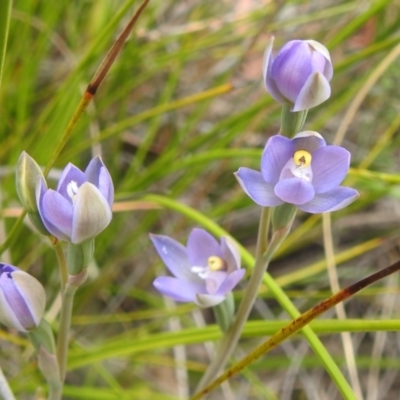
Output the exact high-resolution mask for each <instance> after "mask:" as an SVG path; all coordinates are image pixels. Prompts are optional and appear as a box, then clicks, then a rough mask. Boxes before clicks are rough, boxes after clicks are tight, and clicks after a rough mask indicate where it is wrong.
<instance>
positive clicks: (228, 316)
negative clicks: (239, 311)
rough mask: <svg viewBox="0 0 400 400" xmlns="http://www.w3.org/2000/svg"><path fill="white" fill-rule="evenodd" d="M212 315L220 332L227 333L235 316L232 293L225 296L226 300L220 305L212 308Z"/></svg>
mask: <svg viewBox="0 0 400 400" xmlns="http://www.w3.org/2000/svg"><path fill="white" fill-rule="evenodd" d="M213 313H214V317H215V320H216V321H217V324H218V326H219V327H220V329H221V331H222V332H228V330H229V328H230V327H231V325H232V321H233V317H234V315H235V302H234V300H233V294H232V292H229V293H228V294H227V295H226V298H225V300H224V301H223V302H222V303H219V304H217V305H216V306H214V307H213Z"/></svg>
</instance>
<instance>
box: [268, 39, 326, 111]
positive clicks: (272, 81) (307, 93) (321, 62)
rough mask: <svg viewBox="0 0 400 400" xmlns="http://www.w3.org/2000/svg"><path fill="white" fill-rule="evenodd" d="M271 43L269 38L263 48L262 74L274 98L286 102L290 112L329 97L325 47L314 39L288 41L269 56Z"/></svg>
mask: <svg viewBox="0 0 400 400" xmlns="http://www.w3.org/2000/svg"><path fill="white" fill-rule="evenodd" d="M272 44H273V38H271V40H270V42H269V44H268V46H267V48H266V50H265V54H264V66H263V76H264V81H265V85H266V87H267V90H268V92H269V93H270V95H271V96H272V97H273V98H274V99H275V100H276V101H278V102H279V103H281V104H290V105H291V106H292V107H291V111H303V110H308V109H309V108H312V107H315V106H317V105H319V104H321V103H322V102H324V101H325V100H327V99H328V98H329V96H330V94H331V87H330V85H329V81H330V80H331V79H332V75H333V67H332V63H331V60H330V56H329V52H328V50H327V48H326V47H325V46H323V45H322V44H321V43H318V42H316V41H315V40H292V41H290V42H288V43H286V44H285V46H283V47H282V49H281V50H280V51H279V52H278V54H277V55H276V57H273V55H272Z"/></svg>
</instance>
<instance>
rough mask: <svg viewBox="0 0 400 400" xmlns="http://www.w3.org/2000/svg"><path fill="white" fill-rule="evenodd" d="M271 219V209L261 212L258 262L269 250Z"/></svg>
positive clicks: (263, 209) (265, 208)
mask: <svg viewBox="0 0 400 400" xmlns="http://www.w3.org/2000/svg"><path fill="white" fill-rule="evenodd" d="M270 219H271V209H270V208H269V207H263V208H262V210H261V218H260V224H259V225H258V236H257V249H256V260H258V259H259V258H260V257H261V256H262V255H263V254H264V253H265V250H267V246H268V229H269V223H270Z"/></svg>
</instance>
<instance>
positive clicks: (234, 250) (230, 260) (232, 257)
mask: <svg viewBox="0 0 400 400" xmlns="http://www.w3.org/2000/svg"><path fill="white" fill-rule="evenodd" d="M221 252H222V258H223V259H224V260H225V262H226V264H227V267H228V272H233V271H236V270H237V269H239V268H240V258H241V257H240V252H239V249H238V246H237V245H236V243H235V242H234V241H233V239H231V238H230V237H228V236H222V237H221Z"/></svg>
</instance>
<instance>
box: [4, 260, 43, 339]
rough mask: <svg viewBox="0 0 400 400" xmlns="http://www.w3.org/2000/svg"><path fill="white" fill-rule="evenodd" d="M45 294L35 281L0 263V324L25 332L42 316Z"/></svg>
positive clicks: (36, 323)
mask: <svg viewBox="0 0 400 400" xmlns="http://www.w3.org/2000/svg"><path fill="white" fill-rule="evenodd" d="M45 305H46V294H45V291H44V289H43V286H42V285H41V284H40V283H39V281H38V280H37V279H35V278H34V277H33V276H31V275H29V274H28V273H26V272H24V271H21V270H20V269H18V268H16V267H14V266H12V265H8V264H3V263H0V322H2V323H3V324H4V325H6V326H8V327H9V328H14V329H17V330H18V331H21V332H27V331H30V330H32V329H34V328H36V327H37V326H38V325H39V323H40V321H41V319H42V316H43V313H44V308H45Z"/></svg>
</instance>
